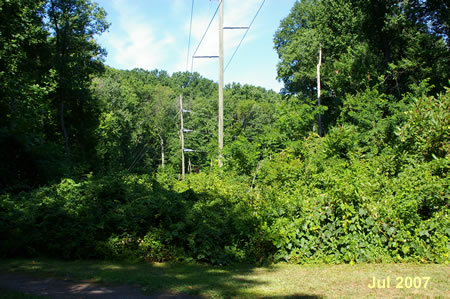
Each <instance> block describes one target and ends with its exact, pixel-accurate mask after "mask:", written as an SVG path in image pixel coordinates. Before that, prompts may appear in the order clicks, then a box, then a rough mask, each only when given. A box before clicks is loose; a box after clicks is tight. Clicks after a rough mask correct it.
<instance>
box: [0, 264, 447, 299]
mask: <svg viewBox="0 0 450 299" xmlns="http://www.w3.org/2000/svg"><path fill="white" fill-rule="evenodd" d="M0 271H2V272H7V271H8V272H16V273H28V274H32V275H39V276H52V277H56V278H70V279H76V280H77V279H80V280H91V281H96V282H106V283H112V284H128V285H139V286H140V287H141V289H142V290H143V291H144V292H145V293H147V294H154V293H156V292H158V291H161V290H170V291H172V292H177V293H185V294H195V295H201V296H205V297H208V298H229V297H238V298H239V297H270V298H284V297H302V296H307V297H311V298H321V297H377V298H378V297H384V298H387V297H389V298H392V297H414V298H415V297H417V298H422V297H442V298H448V297H450V293H449V290H450V282H449V281H450V279H449V278H450V266H448V265H434V264H421V265H419V264H357V265H307V266H304V265H286V264H279V265H272V266H268V267H251V266H244V265H241V266H233V267H213V266H207V265H198V264H165V263H162V264H146V263H122V262H106V261H85V260H83V261H58V260H48V259H37V260H29V259H21V260H18V259H15V260H0ZM374 277H375V279H378V280H380V283H381V282H382V280H383V279H386V280H387V277H389V279H390V287H389V288H387V285H386V288H377V287H375V288H369V285H371V284H372V281H373V278H374ZM407 277H411V279H409V278H407ZM426 277H429V280H428V283H427V285H426V288H425V280H427V279H426ZM414 278H416V280H415V282H416V287H414V284H412V286H411V287H409V288H408V286H409V283H410V282H414ZM401 280H403V282H402V283H401V284H399V283H400V282H401ZM419 282H420V285H419ZM380 286H381V285H380ZM397 286H403V288H397ZM13 298H16V297H13ZM17 298H21V297H17Z"/></svg>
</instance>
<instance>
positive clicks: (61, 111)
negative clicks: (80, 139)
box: [59, 99, 69, 159]
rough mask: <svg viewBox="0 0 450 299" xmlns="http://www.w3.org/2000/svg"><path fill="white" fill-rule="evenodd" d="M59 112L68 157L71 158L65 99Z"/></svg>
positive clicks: (62, 100)
mask: <svg viewBox="0 0 450 299" xmlns="http://www.w3.org/2000/svg"><path fill="white" fill-rule="evenodd" d="M59 113H60V116H59V117H60V123H61V130H62V132H63V136H64V149H65V151H66V158H67V159H69V137H68V136H67V130H66V125H65V123H64V99H61V106H60V111H59Z"/></svg>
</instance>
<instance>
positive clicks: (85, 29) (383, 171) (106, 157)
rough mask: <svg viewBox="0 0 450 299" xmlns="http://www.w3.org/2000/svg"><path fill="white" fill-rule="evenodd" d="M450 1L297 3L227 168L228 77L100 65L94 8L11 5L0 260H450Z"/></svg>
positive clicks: (83, 0) (0, 90) (231, 132)
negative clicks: (274, 72)
mask: <svg viewBox="0 0 450 299" xmlns="http://www.w3.org/2000/svg"><path fill="white" fill-rule="evenodd" d="M449 11H450V10H449V8H448V5H447V4H446V2H445V1H414V0H410V1H395V0H358V1H343V0H302V1H297V2H296V3H295V5H294V6H293V8H292V10H291V12H290V13H289V15H288V16H286V18H284V19H283V20H281V22H280V27H279V29H278V30H277V32H275V33H274V48H275V50H276V51H277V53H278V56H279V64H278V79H280V80H281V81H282V82H283V83H284V88H283V90H282V92H281V93H276V92H274V91H272V90H267V89H264V88H262V87H255V86H251V85H241V84H239V83H233V84H229V85H227V86H226V87H225V90H224V98H225V111H224V115H225V121H224V127H225V128H224V131H225V138H224V144H225V147H224V151H223V154H224V165H223V167H218V165H217V164H218V163H217V147H218V144H217V97H218V85H217V83H216V82H214V81H212V80H210V79H207V78H204V77H202V76H201V75H200V74H199V73H189V72H175V73H173V74H169V73H168V72H166V71H164V70H158V69H155V70H144V69H133V70H117V69H114V68H112V67H109V66H106V65H104V57H105V55H106V51H105V50H104V49H103V48H102V47H101V45H99V44H98V43H97V42H96V41H95V36H96V35H100V34H102V33H103V32H105V31H106V30H107V29H108V26H109V23H108V22H107V14H106V12H105V11H104V10H103V9H102V8H101V7H99V6H98V5H97V4H95V3H94V2H93V1H90V0H39V1H36V0H15V1H7V0H3V1H0V16H1V18H0V33H1V34H0V157H1V159H2V161H1V164H0V174H1V176H0V233H1V234H2V239H3V241H2V243H1V244H0V256H2V257H3V256H41V255H44V256H56V257H62V258H108V259H141V260H148V261H167V260H181V261H200V262H208V263H213V264H226V263H232V262H251V263H264V262H280V261H286V262H293V263H313V262H325V263H355V262H392V261H396V262H397V261H416V262H440V263H448V262H449V236H450V229H449V227H450V222H449V218H448V208H449V206H448V198H449V178H448V170H449V167H450V156H449V155H450V146H449V131H450V107H449V105H450V89H449V88H450V82H449V78H450V44H449V39H448V34H449V24H448V20H449V19H450V18H449V16H448V14H449ZM319 51H321V52H322V61H321V68H320V72H321V74H320V75H321V80H320V83H321V86H322V87H321V88H322V91H321V105H318V104H317V64H318V63H319ZM180 95H182V96H183V99H184V103H183V106H184V107H183V108H184V109H186V110H190V111H192V112H191V113H186V114H184V128H186V129H190V130H192V132H186V133H185V148H189V149H194V150H195V151H193V152H188V153H186V167H187V169H188V171H187V172H188V174H187V176H186V178H185V180H182V179H181V177H180V175H179V174H180V172H181V149H180V146H181V145H180V136H179V134H180V129H183V128H180V120H179V117H180V107H179V105H178V97H179V96H180ZM181 113H183V112H181ZM319 115H321V121H322V124H321V126H322V128H323V131H322V132H323V133H322V134H318V133H319V132H318V127H319V124H318V119H319Z"/></svg>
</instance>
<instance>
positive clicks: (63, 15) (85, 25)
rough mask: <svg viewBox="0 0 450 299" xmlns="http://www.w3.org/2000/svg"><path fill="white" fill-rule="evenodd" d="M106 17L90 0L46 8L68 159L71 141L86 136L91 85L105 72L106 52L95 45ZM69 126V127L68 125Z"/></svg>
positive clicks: (53, 1) (55, 2)
mask: <svg viewBox="0 0 450 299" xmlns="http://www.w3.org/2000/svg"><path fill="white" fill-rule="evenodd" d="M105 16H106V13H105V11H104V10H103V9H102V8H100V7H99V6H98V5H97V4H95V3H93V2H91V1H89V0H50V1H48V2H47V5H46V17H47V18H46V19H47V24H46V25H47V27H48V30H49V31H50V32H51V38H50V44H51V47H52V53H53V58H54V59H53V63H54V68H55V71H56V75H57V88H56V92H55V93H54V95H53V96H54V103H55V105H57V106H58V110H59V123H60V127H61V132H62V135H63V139H64V148H65V153H66V157H67V158H68V157H69V138H71V137H74V139H75V141H78V143H82V142H80V141H82V140H83V134H84V133H86V132H87V128H86V127H87V126H88V124H87V121H86V118H88V116H89V115H88V114H90V113H92V112H93V111H91V109H90V108H89V107H88V106H89V103H88V100H89V88H88V87H89V84H90V80H91V78H92V76H93V75H94V74H97V73H98V72H100V71H101V70H102V67H103V63H102V62H103V57H104V56H105V54H106V52H105V51H104V50H103V49H102V48H101V47H100V46H99V45H98V44H97V43H96V42H95V39H94V38H95V36H96V35H98V34H101V33H103V32H105V31H106V30H107V28H108V26H109V24H108V23H107V22H106V19H105ZM68 122H69V123H68Z"/></svg>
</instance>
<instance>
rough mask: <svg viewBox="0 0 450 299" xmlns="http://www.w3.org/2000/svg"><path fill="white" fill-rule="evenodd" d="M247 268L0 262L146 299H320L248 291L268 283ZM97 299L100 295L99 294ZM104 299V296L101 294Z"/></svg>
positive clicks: (1, 267) (15, 270) (4, 267)
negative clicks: (157, 298) (189, 298)
mask: <svg viewBox="0 0 450 299" xmlns="http://www.w3.org/2000/svg"><path fill="white" fill-rule="evenodd" d="M254 269H255V268H253V267H251V266H238V267H233V268H231V267H212V266H207V265H198V264H146V263H145V264H144V263H136V264H129V263H119V262H106V261H85V260H83V261H57V260H46V259H39V260H36V261H33V260H3V261H1V260H0V271H2V272H5V271H8V272H10V273H11V272H12V273H21V274H23V273H26V274H28V275H30V274H32V275H33V276H35V275H38V276H41V277H47V278H48V277H52V278H59V279H72V280H83V281H86V280H88V281H92V282H101V283H106V284H110V285H112V286H114V285H128V286H134V287H136V288H140V289H141V290H142V291H143V292H144V293H145V294H147V295H154V294H172V296H173V294H186V295H194V296H201V297H206V298H230V297H258V298H320V297H318V296H316V295H308V294H294V295H290V294H286V296H273V297H272V296H270V294H267V293H255V291H252V290H251V289H252V288H255V287H258V286H263V287H264V285H265V284H268V283H269V282H265V281H259V280H256V279H249V278H247V277H248V276H249V275H251V274H252V273H253V272H254ZM99 295H100V294H99ZM103 296H104V294H103ZM89 297H91V296H89ZM93 298H95V296H94V297H93Z"/></svg>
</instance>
